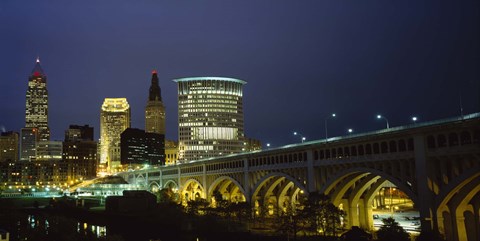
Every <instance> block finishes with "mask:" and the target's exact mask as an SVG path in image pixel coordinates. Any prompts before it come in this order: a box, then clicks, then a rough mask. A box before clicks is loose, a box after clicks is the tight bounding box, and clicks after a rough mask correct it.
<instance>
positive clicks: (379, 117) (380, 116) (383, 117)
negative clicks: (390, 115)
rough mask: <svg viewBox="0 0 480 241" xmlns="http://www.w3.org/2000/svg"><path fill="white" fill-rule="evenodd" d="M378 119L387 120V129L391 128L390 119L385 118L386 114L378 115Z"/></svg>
mask: <svg viewBox="0 0 480 241" xmlns="http://www.w3.org/2000/svg"><path fill="white" fill-rule="evenodd" d="M377 119H384V120H385V121H386V122H387V129H388V128H390V125H388V120H387V118H385V116H382V115H377Z"/></svg>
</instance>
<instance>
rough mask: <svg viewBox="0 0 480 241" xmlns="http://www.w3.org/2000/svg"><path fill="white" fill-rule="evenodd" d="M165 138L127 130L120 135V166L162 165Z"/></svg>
mask: <svg viewBox="0 0 480 241" xmlns="http://www.w3.org/2000/svg"><path fill="white" fill-rule="evenodd" d="M164 140H165V136H164V135H162V134H157V133H150V132H145V131H144V130H140V129H135V128H127V129H126V130H125V131H124V132H123V133H122V134H121V144H120V152H121V160H122V161H121V162H122V165H139V164H140V165H144V164H149V165H164V164H165V149H164V148H165V143H164Z"/></svg>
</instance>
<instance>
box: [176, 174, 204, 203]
mask: <svg viewBox="0 0 480 241" xmlns="http://www.w3.org/2000/svg"><path fill="white" fill-rule="evenodd" d="M180 194H181V197H182V200H184V201H185V202H188V201H192V200H199V199H206V198H207V197H206V192H205V188H204V187H203V185H202V184H201V183H200V182H199V181H198V180H197V179H195V178H191V179H188V180H187V181H186V182H185V183H184V184H183V185H182V186H181V190H180Z"/></svg>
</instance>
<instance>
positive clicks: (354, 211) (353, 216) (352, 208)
mask: <svg viewBox="0 0 480 241" xmlns="http://www.w3.org/2000/svg"><path fill="white" fill-rule="evenodd" d="M358 214H359V213H358V206H357V203H351V202H348V216H347V218H348V223H349V225H350V227H352V226H360V222H359V220H358V218H359V215H358Z"/></svg>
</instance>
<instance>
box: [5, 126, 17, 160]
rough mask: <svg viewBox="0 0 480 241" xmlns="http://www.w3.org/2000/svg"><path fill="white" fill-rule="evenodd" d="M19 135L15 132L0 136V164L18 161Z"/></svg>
mask: <svg viewBox="0 0 480 241" xmlns="http://www.w3.org/2000/svg"><path fill="white" fill-rule="evenodd" d="M18 141H19V137H18V133H17V132H13V131H8V132H3V133H1V134H0V162H6V161H8V162H14V161H18V160H19V159H18Z"/></svg>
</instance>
